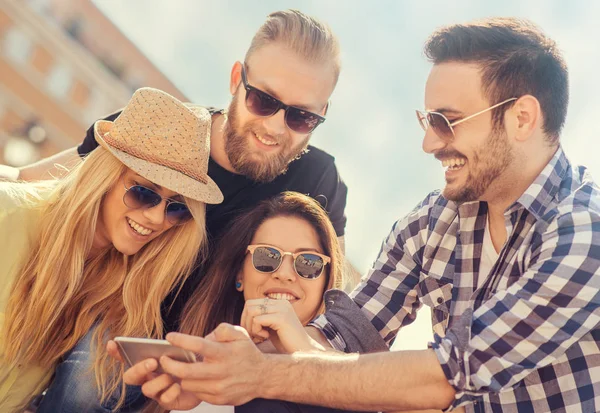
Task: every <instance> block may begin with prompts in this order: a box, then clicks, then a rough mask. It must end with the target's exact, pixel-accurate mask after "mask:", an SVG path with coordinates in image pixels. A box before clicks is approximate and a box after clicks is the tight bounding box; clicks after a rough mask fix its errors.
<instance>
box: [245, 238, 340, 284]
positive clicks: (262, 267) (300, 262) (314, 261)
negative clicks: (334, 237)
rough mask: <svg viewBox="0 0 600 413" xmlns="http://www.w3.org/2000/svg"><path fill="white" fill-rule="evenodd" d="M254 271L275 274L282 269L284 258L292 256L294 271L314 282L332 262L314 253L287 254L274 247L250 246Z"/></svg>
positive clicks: (326, 257)
mask: <svg viewBox="0 0 600 413" xmlns="http://www.w3.org/2000/svg"><path fill="white" fill-rule="evenodd" d="M248 251H249V252H250V254H251V255H252V265H253V266H254V269H255V270H256V271H258V272H262V273H273V272H275V271H277V270H278V269H279V267H281V263H282V262H283V257H285V256H286V255H291V256H292V259H293V260H294V270H295V271H296V274H298V275H299V276H300V277H302V278H306V279H307V280H314V279H316V278H319V277H320V276H321V274H323V269H324V268H325V265H327V264H329V263H330V262H331V258H329V257H328V256H326V255H323V254H319V253H318V252H312V251H300V252H296V253H292V252H286V251H283V250H281V249H279V248H277V247H273V246H272V245H248Z"/></svg>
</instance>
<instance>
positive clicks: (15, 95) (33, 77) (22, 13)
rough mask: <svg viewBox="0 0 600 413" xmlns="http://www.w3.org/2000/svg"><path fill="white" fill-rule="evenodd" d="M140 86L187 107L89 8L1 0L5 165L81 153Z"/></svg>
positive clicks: (69, 1)
mask: <svg viewBox="0 0 600 413" xmlns="http://www.w3.org/2000/svg"><path fill="white" fill-rule="evenodd" d="M141 86H152V87H157V88H159V89H162V90H165V91H167V92H169V93H171V94H172V95H173V96H175V97H177V98H179V99H181V100H187V99H186V98H185V96H184V95H183V94H182V93H181V92H180V91H179V90H178V89H177V88H176V87H175V86H174V85H173V84H172V83H171V82H170V81H169V80H168V79H167V78H166V76H165V75H164V74H162V73H161V72H160V70H158V69H157V68H156V66H154V65H153V64H152V62H150V61H149V60H148V59H147V58H146V57H145V56H144V54H143V53H142V52H141V51H140V50H139V49H138V48H137V47H136V46H135V45H134V44H133V43H132V42H131V41H129V40H128V39H127V37H125V35H123V33H121V32H120V31H119V29H118V28H117V27H116V26H115V25H114V24H113V23H112V22H111V21H110V20H109V19H108V18H107V17H106V16H104V14H102V12H100V10H98V9H97V8H96V7H95V6H94V4H93V3H92V2H91V0H0V163H3V164H8V165H12V166H21V165H25V164H28V163H31V162H33V161H35V160H38V159H40V158H43V157H46V156H48V155H51V154H54V153H56V152H59V151H61V150H64V149H66V148H69V147H72V146H74V145H76V144H77V143H78V142H80V141H81V139H82V137H83V133H84V131H85V130H86V129H87V127H88V126H89V125H90V124H91V123H92V122H94V121H95V120H96V119H98V118H99V117H101V116H102V115H104V114H107V113H109V112H111V111H113V110H115V109H116V108H119V107H121V106H123V105H124V104H125V103H126V102H127V101H128V99H129V97H130V96H131V94H132V93H133V91H134V90H135V89H137V88H139V87H141Z"/></svg>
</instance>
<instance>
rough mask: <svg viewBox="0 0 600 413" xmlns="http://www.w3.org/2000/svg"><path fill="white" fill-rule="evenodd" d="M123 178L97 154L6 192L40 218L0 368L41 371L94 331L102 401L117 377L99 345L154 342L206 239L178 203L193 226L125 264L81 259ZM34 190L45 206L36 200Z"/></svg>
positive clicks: (115, 259)
mask: <svg viewBox="0 0 600 413" xmlns="http://www.w3.org/2000/svg"><path fill="white" fill-rule="evenodd" d="M126 171H127V168H126V166H125V165H123V164H122V163H121V162H120V161H119V160H117V159H116V158H115V157H114V156H112V155H111V154H110V153H109V152H108V151H106V150H105V149H104V148H102V147H98V148H97V149H95V150H94V151H92V153H91V154H90V155H89V156H88V157H87V158H86V159H85V160H84V161H83V162H82V163H81V164H80V165H78V166H77V167H76V168H74V170H73V171H71V173H69V175H67V176H66V177H65V178H63V179H61V180H56V181H52V182H50V183H48V182H47V183H34V184H27V183H21V184H15V185H14V190H15V191H16V192H17V193H18V194H20V198H21V199H23V202H24V203H28V204H29V206H30V207H32V208H41V219H40V228H39V232H38V235H37V238H36V239H35V241H34V243H33V247H32V249H31V253H30V254H29V256H28V257H27V258H26V260H25V261H24V263H23V264H22V266H21V269H20V272H19V274H18V277H17V278H16V281H15V284H14V286H13V288H12V291H11V294H10V298H9V301H8V304H7V308H6V320H5V325H4V331H3V334H4V336H5V340H6V342H5V357H6V360H7V362H8V363H11V364H12V365H17V364H25V365H26V364H29V363H36V364H38V365H41V366H44V367H51V366H53V365H54V364H55V363H56V362H57V361H58V360H59V358H60V357H61V356H63V355H64V354H65V353H66V352H67V351H69V350H70V349H71V348H73V347H74V346H75V345H76V344H77V342H78V341H79V340H80V339H81V338H83V337H84V336H85V334H86V333H87V332H88V331H89V330H90V329H91V328H92V327H94V326H96V327H95V333H94V339H93V343H94V345H93V346H92V348H93V349H94V352H93V353H92V354H94V355H95V361H94V371H95V378H96V382H97V384H98V387H99V392H100V393H101V394H102V400H105V399H106V398H107V397H108V396H109V395H110V394H112V393H113V392H114V391H115V390H116V388H117V387H118V386H119V382H120V378H121V374H122V369H123V368H122V366H121V365H120V364H119V363H117V362H115V361H114V360H112V359H111V358H110V357H109V356H108V354H107V353H106V351H105V343H106V340H107V339H108V338H111V337H113V336H116V335H124V336H144V337H153V338H162V336H163V321H162V317H161V303H162V302H163V300H164V299H165V297H166V296H167V294H168V293H169V292H170V291H171V290H172V289H173V287H174V286H176V285H181V284H182V281H183V280H184V279H185V278H187V277H188V276H189V274H190V273H191V271H192V270H193V268H194V264H195V263H196V260H197V259H198V258H200V257H201V256H202V255H203V250H202V248H203V246H204V244H205V242H204V241H205V239H206V229H205V205H204V204H203V203H201V202H198V201H194V200H191V199H186V200H185V201H186V204H187V205H188V207H189V209H190V211H191V212H192V215H193V216H194V220H191V221H190V222H188V223H186V224H184V225H181V226H178V227H173V228H171V229H169V230H168V231H165V232H164V233H163V234H161V235H160V236H159V237H157V238H156V239H154V240H152V241H151V242H149V243H148V244H146V245H145V246H144V247H143V248H142V249H141V250H140V251H139V252H138V253H136V254H135V255H132V256H126V255H124V254H122V253H120V252H119V251H117V250H116V249H115V248H114V247H113V246H112V245H111V246H110V247H108V248H106V249H104V250H102V251H101V252H100V253H99V254H98V255H96V256H95V257H94V258H91V259H90V258H88V255H89V252H90V250H91V247H92V242H93V239H94V232H95V228H96V223H97V219H98V214H99V211H100V208H101V204H102V200H103V197H104V195H105V194H106V193H107V192H108V191H109V190H110V189H111V188H112V187H113V186H114V185H116V184H118V183H119V182H120V178H121V177H122V176H123V174H124V173H125V172H126ZM41 189H48V190H50V191H51V193H50V197H49V198H45V197H40V196H39V195H36V194H37V193H39V191H40V190H41ZM91 350H92V349H91ZM122 386H123V388H124V385H122ZM124 395H125V392H124V391H122V392H121V402H120V403H119V405H120V404H121V403H122V400H123V399H124Z"/></svg>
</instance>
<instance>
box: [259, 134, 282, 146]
mask: <svg viewBox="0 0 600 413" xmlns="http://www.w3.org/2000/svg"><path fill="white" fill-rule="evenodd" d="M254 136H256V139H258V140H259V141H260V142H261V143H264V144H265V145H268V146H275V145H277V142H275V141H270V140H268V139H265V138H263V137H262V136H260V135H257V134H256V133H255V134H254Z"/></svg>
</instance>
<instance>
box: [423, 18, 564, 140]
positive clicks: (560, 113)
mask: <svg viewBox="0 0 600 413" xmlns="http://www.w3.org/2000/svg"><path fill="white" fill-rule="evenodd" d="M425 55H426V56H427V58H428V59H429V60H431V61H432V62H433V63H434V64H439V63H444V62H452V61H457V62H465V63H475V64H477V65H479V66H480V67H481V81H482V87H483V93H484V95H485V96H486V97H487V98H488V101H489V103H490V104H496V103H498V102H502V101H503V100H506V99H510V98H512V97H517V98H518V97H521V96H523V95H532V96H534V97H535V98H536V99H537V100H538V101H539V102H540V106H541V108H542V113H543V114H544V124H543V131H544V133H545V134H546V136H547V139H548V141H549V142H550V143H551V144H556V143H557V142H558V139H559V135H560V131H561V129H562V127H563V125H564V123H565V119H566V116H567V106H568V103H569V80H568V71H567V65H566V63H565V61H564V59H563V57H562V55H561V53H560V51H559V50H558V48H557V46H556V42H554V41H553V40H552V39H550V38H548V37H547V36H546V35H545V34H544V33H543V32H542V31H541V29H540V28H539V27H537V26H536V25H534V24H533V23H531V22H530V21H528V20H521V19H516V18H491V19H485V20H481V21H476V22H472V23H467V24H456V25H452V26H447V27H443V28H441V29H439V30H437V31H436V32H434V33H433V34H432V35H431V36H430V37H429V39H428V40H427V42H426V43H425ZM510 106H511V104H510V103H509V104H507V105H503V106H501V107H499V108H497V109H494V116H493V122H494V128H496V129H498V128H501V127H502V126H503V123H502V122H503V116H504V113H505V111H506V110H507V109H508V108H509V107H510Z"/></svg>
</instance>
